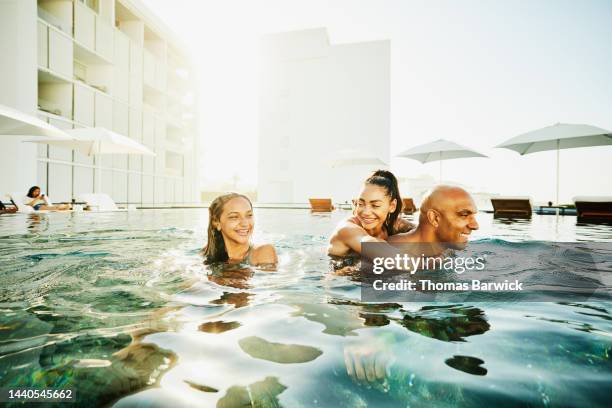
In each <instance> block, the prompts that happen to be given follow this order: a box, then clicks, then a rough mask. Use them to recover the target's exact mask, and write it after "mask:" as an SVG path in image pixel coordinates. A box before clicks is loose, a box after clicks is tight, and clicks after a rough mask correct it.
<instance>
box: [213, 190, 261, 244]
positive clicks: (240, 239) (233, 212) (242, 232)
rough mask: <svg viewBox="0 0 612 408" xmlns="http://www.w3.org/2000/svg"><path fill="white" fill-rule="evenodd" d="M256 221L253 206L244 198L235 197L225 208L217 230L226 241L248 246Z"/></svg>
mask: <svg viewBox="0 0 612 408" xmlns="http://www.w3.org/2000/svg"><path fill="white" fill-rule="evenodd" d="M254 226H255V221H254V219H253V209H252V208H251V204H250V203H249V202H248V201H247V200H246V199H244V198H242V197H235V198H232V199H231V200H229V201H228V202H227V203H225V205H224V206H223V212H222V213H221V217H220V218H219V222H218V224H217V226H216V227H217V228H220V229H221V234H223V238H224V239H226V240H230V241H234V242H235V243H237V244H247V243H248V242H249V241H250V240H251V235H252V234H253V227H254Z"/></svg>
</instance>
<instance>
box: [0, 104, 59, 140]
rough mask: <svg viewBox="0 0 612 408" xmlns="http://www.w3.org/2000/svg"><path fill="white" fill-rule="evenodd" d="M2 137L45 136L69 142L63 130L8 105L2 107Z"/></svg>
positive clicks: (0, 107)
mask: <svg viewBox="0 0 612 408" xmlns="http://www.w3.org/2000/svg"><path fill="white" fill-rule="evenodd" d="M0 136H43V137H47V138H51V139H54V140H59V139H64V140H68V139H70V137H69V136H68V135H67V134H66V133H65V132H64V131H62V130H60V129H58V128H56V127H55V126H52V125H50V124H48V123H47V122H45V121H43V120H40V119H38V118H37V117H35V116H32V115H28V114H27V113H24V112H22V111H20V110H17V109H14V108H11V107H9V106H6V105H0Z"/></svg>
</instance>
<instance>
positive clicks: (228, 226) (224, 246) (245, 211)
mask: <svg viewBox="0 0 612 408" xmlns="http://www.w3.org/2000/svg"><path fill="white" fill-rule="evenodd" d="M208 215H209V221H208V242H207V243H206V246H205V247H204V249H203V253H204V258H205V262H206V263H207V264H211V263H218V262H225V263H229V264H237V265H251V266H261V265H274V264H276V262H277V257H276V251H275V250H274V247H273V246H272V245H270V244H260V245H253V244H252V243H251V235H252V234H253V228H254V227H255V222H254V219H253V206H252V204H251V201H250V200H249V199H248V198H247V197H246V196H244V195H242V194H237V193H229V194H224V195H222V196H219V197H217V198H215V199H214V201H213V202H212V203H211V205H210V207H209V209H208Z"/></svg>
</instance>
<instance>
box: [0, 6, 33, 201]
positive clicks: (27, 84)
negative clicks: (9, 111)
mask: <svg viewBox="0 0 612 408" xmlns="http://www.w3.org/2000/svg"><path fill="white" fill-rule="evenodd" d="M37 32H38V31H37V19H36V0H0V55H1V58H2V63H0V104H3V105H8V106H11V107H13V108H17V109H19V110H21V111H23V112H26V113H28V114H31V115H35V114H36V98H37V96H36V95H37V68H36V66H37V55H38V51H37V46H36V44H37ZM0 138H1V141H2V147H1V148H0V195H4V194H5V193H8V192H11V191H24V190H27V189H28V188H29V187H31V186H32V185H34V184H36V181H37V180H36V172H37V164H36V150H37V149H36V145H34V144H33V143H21V140H22V138H20V137H15V136H0Z"/></svg>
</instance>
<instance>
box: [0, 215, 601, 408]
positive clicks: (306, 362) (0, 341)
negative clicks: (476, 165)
mask: <svg viewBox="0 0 612 408" xmlns="http://www.w3.org/2000/svg"><path fill="white" fill-rule="evenodd" d="M347 214H348V212H345V211H336V212H334V213H333V214H331V215H311V214H310V213H309V212H308V211H306V210H279V209H259V210H256V222H257V226H256V236H255V238H256V240H257V239H261V240H265V241H267V242H272V243H274V245H275V246H276V248H277V250H278V252H279V259H280V266H279V270H278V271H277V272H263V271H255V272H248V271H246V272H245V271H232V272H228V273H223V274H218V273H211V271H210V270H209V269H208V268H207V267H206V266H204V265H203V264H202V259H201V257H200V256H199V254H198V250H199V249H200V248H201V246H202V244H203V242H204V238H205V227H206V224H207V210H205V209H192V210H144V211H134V212H125V213H98V214H87V213H75V214H45V215H36V214H32V215H29V216H22V215H16V216H3V217H2V218H0V313H1V316H0V387H16V386H21V387H33V388H44V387H54V388H57V387H71V388H73V389H74V390H75V391H76V394H77V400H78V404H77V405H89V406H97V405H116V406H134V405H137V404H143V406H160V407H161V406H173V407H177V406H206V407H208V406H215V405H216V406H222V407H232V406H250V405H252V406H266V407H268V406H270V407H272V406H285V407H301V406H321V407H329V406H338V407H343V406H347V407H366V406H375V407H380V406H390V407H395V406H430V405H434V406H489V405H493V404H496V405H498V406H515V405H517V404H518V403H521V404H523V405H531V406H608V405H609V397H610V391H609V389H610V384H611V383H612V362H611V360H610V355H611V354H612V337H611V334H612V316H611V314H610V312H609V310H610V308H611V307H612V304H610V303H609V302H608V303H601V302H600V303H570V302H560V303H514V304H505V303H499V302H498V303H490V304H488V303H487V304H485V303H478V304H417V303H405V304H394V303H390V304H379V305H371V304H370V305H368V304H362V303H360V300H359V289H358V288H357V287H356V285H355V283H354V282H352V281H351V280H349V279H348V278H347V277H341V276H332V275H330V274H329V273H327V271H328V269H329V264H328V258H327V256H326V254H325V247H326V242H327V237H328V234H329V233H330V232H331V230H332V228H333V227H334V226H335V224H336V223H337V222H338V221H339V220H341V219H342V218H343V217H345V216H346V215H347ZM479 217H480V218H479V221H480V224H481V229H480V230H479V231H477V232H476V233H475V234H474V235H475V237H474V238H475V239H477V238H496V239H499V240H500V242H503V241H504V240H505V241H528V240H544V241H547V240H550V241H583V240H584V241H607V242H611V241H612V232H611V227H610V226H606V225H576V220H575V217H555V216H534V218H533V219H532V220H525V221H516V222H510V221H502V220H493V219H492V217H491V216H490V215H488V214H479ZM381 339H383V340H384V342H385V347H387V348H388V350H389V352H390V353H391V354H392V356H390V357H389V358H390V360H393V361H394V364H392V365H391V366H390V369H389V371H388V373H387V375H386V378H385V379H384V380H382V381H373V382H367V381H366V382H364V381H358V380H354V379H352V377H350V376H349V375H347V370H346V365H345V361H344V355H345V352H346V351H347V350H349V351H350V350H354V349H355V348H357V349H359V348H362V349H363V348H364V347H366V348H367V347H370V346H372V345H376V344H377V343H378V342H380V341H381Z"/></svg>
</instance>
